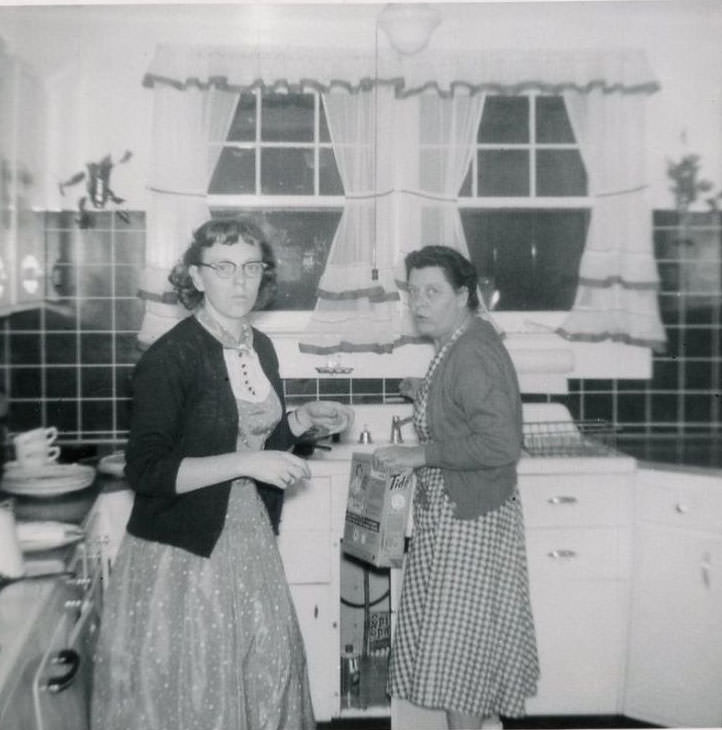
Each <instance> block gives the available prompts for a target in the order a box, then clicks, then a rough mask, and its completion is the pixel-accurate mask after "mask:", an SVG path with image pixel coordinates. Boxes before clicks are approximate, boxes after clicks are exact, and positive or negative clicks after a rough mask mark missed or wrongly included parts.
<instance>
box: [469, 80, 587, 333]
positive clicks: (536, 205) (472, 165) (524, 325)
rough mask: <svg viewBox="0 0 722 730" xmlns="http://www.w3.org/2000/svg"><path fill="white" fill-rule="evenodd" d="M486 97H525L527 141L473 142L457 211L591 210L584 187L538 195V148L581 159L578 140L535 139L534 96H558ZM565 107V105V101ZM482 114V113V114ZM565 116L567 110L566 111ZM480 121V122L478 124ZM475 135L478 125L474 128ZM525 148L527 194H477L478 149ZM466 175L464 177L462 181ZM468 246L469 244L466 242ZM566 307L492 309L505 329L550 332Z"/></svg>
mask: <svg viewBox="0 0 722 730" xmlns="http://www.w3.org/2000/svg"><path fill="white" fill-rule="evenodd" d="M488 96H524V97H527V98H528V99H529V114H528V120H527V124H528V141H527V142H518V143H517V142H515V143H509V142H499V143H489V142H478V141H475V143H474V152H473V154H472V156H471V160H470V162H469V173H467V177H468V176H469V175H470V176H471V194H470V195H462V194H461V193H460V194H459V196H458V198H457V204H458V206H459V210H460V212H462V211H464V210H487V211H488V210H514V209H516V210H540V211H544V210H570V211H583V212H590V211H591V210H592V202H593V199H592V197H591V196H590V195H589V191H588V188H587V194H586V195H565V196H549V195H538V194H537V190H536V188H537V185H536V179H537V152H538V151H540V150H575V151H577V152H578V153H579V156H580V158H581V159H582V163H583V162H584V158H583V155H582V150H581V147H580V144H579V142H578V141H577V140H576V139H575V141H574V142H573V143H572V142H563V143H560V142H554V143H550V142H537V139H536V99H537V98H538V97H540V96H561V97H562V100H563V95H561V94H549V93H546V92H543V91H541V90H539V89H529V90H526V91H522V92H519V93H516V94H504V93H502V94H489V95H487V98H488ZM565 109H566V104H565ZM482 114H483V113H482ZM567 115H568V112H567ZM481 121H482V120H479V125H481ZM477 135H478V128H477ZM517 149H518V150H528V151H529V161H530V164H529V181H528V182H529V195H525V196H498V195H479V194H478V152H479V151H480V150H517ZM467 177H465V178H464V180H465V182H466V180H467ZM467 245H468V243H467ZM568 312H569V310H527V311H523V310H504V311H498V312H497V311H495V312H494V314H493V316H494V318H495V319H496V320H497V321H498V322H499V325H500V326H501V327H502V328H503V329H504V330H505V331H507V332H529V331H532V332H536V333H543V332H545V331H552V330H553V329H555V328H556V327H558V326H559V325H560V324H561V323H562V321H563V320H564V318H565V317H566V316H567V314H568Z"/></svg>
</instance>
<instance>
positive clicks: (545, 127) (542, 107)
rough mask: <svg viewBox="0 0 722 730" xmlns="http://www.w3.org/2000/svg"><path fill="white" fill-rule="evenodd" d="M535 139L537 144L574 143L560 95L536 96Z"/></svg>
mask: <svg viewBox="0 0 722 730" xmlns="http://www.w3.org/2000/svg"><path fill="white" fill-rule="evenodd" d="M536 141H537V142H538V143H539V144H554V143H556V144H563V143H569V144H574V142H575V141H576V140H575V139H574V132H573V131H572V126H571V124H570V123H569V117H568V116H567V110H566V107H565V106H564V99H563V98H562V97H561V96H539V97H537V100H536Z"/></svg>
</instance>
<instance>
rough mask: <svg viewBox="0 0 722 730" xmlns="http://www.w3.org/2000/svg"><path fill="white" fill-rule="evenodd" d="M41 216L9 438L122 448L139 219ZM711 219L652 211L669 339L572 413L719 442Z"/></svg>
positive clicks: (380, 385) (716, 222) (2, 377)
mask: <svg viewBox="0 0 722 730" xmlns="http://www.w3.org/2000/svg"><path fill="white" fill-rule="evenodd" d="M43 215H44V227H45V236H46V249H47V260H46V266H47V270H48V271H52V280H53V282H54V285H55V289H56V291H55V293H54V295H53V297H52V299H51V301H50V303H49V306H47V307H45V308H42V309H35V310H30V311H26V312H20V313H17V314H14V315H12V316H10V317H7V318H5V320H3V321H1V322H0V353H1V354H2V356H3V357H2V361H1V363H0V388H2V389H3V390H5V392H6V393H8V394H9V415H8V424H9V428H10V429H11V431H12V432H15V431H20V430H24V429H29V428H33V427H35V426H38V425H40V424H43V423H44V424H55V425H57V426H58V428H59V429H60V431H61V439H62V441H64V442H65V443H72V442H84V443H87V442H94V443H99V444H120V443H122V442H123V441H124V440H125V438H126V436H127V428H128V407H129V400H128V385H129V378H130V375H131V372H132V369H133V365H134V363H135V362H136V360H137V359H138V357H139V356H140V351H139V350H138V348H137V345H136V334H137V332H138V330H139V329H140V324H141V320H142V315H143V305H142V303H141V301H140V300H139V299H138V298H137V296H136V292H137V289H138V280H139V276H140V272H141V269H142V267H143V262H144V258H145V215H144V214H143V213H142V212H131V213H130V214H129V216H128V219H127V220H124V219H123V218H121V217H120V216H118V215H117V214H116V213H112V212H100V213H95V214H92V226H91V227H90V228H87V229H83V230H80V229H78V226H77V224H76V222H75V218H76V215H77V214H76V213H74V212H71V211H67V212H49V213H45V214H43ZM721 230H722V227H721V217H720V214H717V213H714V214H712V213H710V214H693V215H692V217H691V222H689V225H686V226H685V227H683V228H681V227H680V225H679V221H678V219H677V216H676V214H675V213H670V212H666V211H657V212H655V215H654V245H655V252H656V257H657V263H658V267H659V272H660V277H661V290H660V308H661V312H662V317H663V320H664V324H665V328H666V331H667V336H668V346H667V349H666V351H665V352H662V353H656V354H655V355H654V358H653V377H652V379H651V380H649V381H642V380H572V381H570V383H569V394H568V395H565V396H559V395H549V396H543V395H542V396H533V397H532V396H525V400H535V401H538V400H543V401H554V402H562V403H564V404H565V405H567V406H568V407H569V408H570V410H571V412H572V414H573V415H574V417H575V418H578V419H604V420H608V421H611V422H612V423H613V424H614V425H615V426H617V427H618V430H619V433H620V436H621V438H625V437H629V438H635V437H638V436H649V435H664V434H666V435H668V436H669V437H670V438H678V437H695V436H710V435H712V436H719V435H720V427H721V423H720V412H721V409H722V407H721V404H720V390H721V387H722V365H721V363H722V346H721V339H722V338H721V336H720V330H721V328H722V321H721V319H722V317H721V311H720V310H721V308H720V303H721V300H722V283H721V278H722V243H721V237H720V232H721ZM397 387H398V381H397V380H395V379H386V380H384V379H364V378H354V379H350V378H339V379H303V380H301V379H299V380H296V379H293V380H286V381H285V388H286V395H287V397H288V401H289V404H291V405H292V404H294V403H298V402H303V401H305V400H308V399H310V398H317V397H320V398H334V399H337V400H341V401H343V402H346V403H351V404H353V403H369V402H377V401H381V400H383V398H384V397H385V396H387V395H394V394H396V391H397Z"/></svg>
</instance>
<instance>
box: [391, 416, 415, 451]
mask: <svg viewBox="0 0 722 730" xmlns="http://www.w3.org/2000/svg"><path fill="white" fill-rule="evenodd" d="M411 420H413V416H408V417H407V418H401V416H391V439H390V441H391V443H392V444H403V443H404V437H403V436H402V435H401V427H402V426H403V425H405V424H407V423H409V422H410V421H411Z"/></svg>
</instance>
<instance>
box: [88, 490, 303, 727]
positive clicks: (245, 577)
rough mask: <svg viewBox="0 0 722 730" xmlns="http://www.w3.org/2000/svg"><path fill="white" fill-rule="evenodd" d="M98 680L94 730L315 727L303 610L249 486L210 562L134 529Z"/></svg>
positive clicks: (105, 628)
mask: <svg viewBox="0 0 722 730" xmlns="http://www.w3.org/2000/svg"><path fill="white" fill-rule="evenodd" d="M93 686H94V690H93V702H92V728H93V730H131V729H132V730H281V729H283V730H309V729H310V728H314V727H315V722H314V718H313V710H312V707H311V696H310V691H309V682H308V672H307V666H306V657H305V652H304V647H303V641H302V637H301V633H300V630H299V627H298V621H297V618H296V613H295V610H294V607H293V603H292V601H291V596H290V592H289V588H288V584H287V583H286V578H285V574H284V571H283V565H282V563H281V557H280V554H279V552H278V548H277V546H276V538H275V536H274V534H273V531H272V529H271V526H270V523H269V520H268V515H267V513H266V510H265V508H264V506H263V503H262V502H261V500H260V498H259V497H258V494H257V492H256V489H255V486H254V485H253V484H252V483H251V482H248V481H245V480H239V481H237V482H236V483H235V484H234V486H233V487H232V489H231V497H230V501H229V506H228V515H227V518H226V524H225V527H224V530H223V533H222V535H221V537H220V539H219V541H218V543H217V544H216V547H215V549H214V550H213V553H212V554H211V556H210V558H202V557H199V556H197V555H194V554H192V553H190V552H187V551H185V550H182V549H180V548H176V547H172V546H169V545H162V544H160V543H156V542H151V541H147V540H141V539H139V538H136V537H134V536H132V535H128V534H126V536H125V538H124V540H123V543H122V544H121V547H120V550H119V552H118V557H117V560H116V562H115V564H114V567H113V574H112V579H111V581H110V585H109V587H108V591H107V594H106V597H105V608H104V612H103V620H102V624H101V633H100V637H99V640H98V646H97V649H96V656H95V670H94V684H93Z"/></svg>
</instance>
